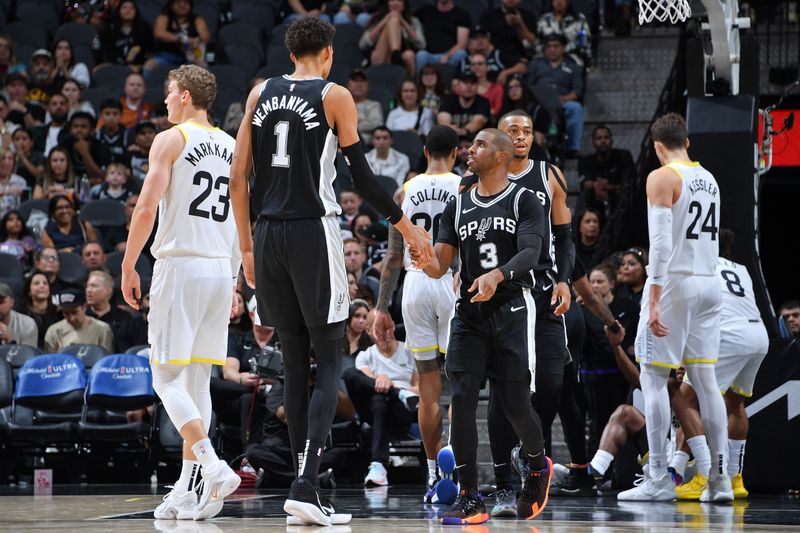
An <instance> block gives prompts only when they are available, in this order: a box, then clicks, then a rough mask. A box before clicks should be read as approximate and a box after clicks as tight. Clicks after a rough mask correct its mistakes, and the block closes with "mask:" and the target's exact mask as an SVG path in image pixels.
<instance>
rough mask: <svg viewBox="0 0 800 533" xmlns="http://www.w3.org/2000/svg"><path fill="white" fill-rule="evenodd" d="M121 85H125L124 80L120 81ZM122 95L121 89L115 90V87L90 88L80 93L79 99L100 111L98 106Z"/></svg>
mask: <svg viewBox="0 0 800 533" xmlns="http://www.w3.org/2000/svg"><path fill="white" fill-rule="evenodd" d="M122 83H123V84H124V83H125V79H124V78H123V79H122ZM121 94H122V88H119V89H117V88H116V87H108V86H103V87H90V88H88V89H86V90H85V91H83V92H82V93H81V97H82V98H83V99H84V100H86V101H87V102H89V103H90V104H92V107H93V108H95V109H96V110H98V111H99V110H100V105H101V104H102V103H103V102H104V101H106V100H117V99H119V96H120V95H121Z"/></svg>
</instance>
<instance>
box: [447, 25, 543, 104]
mask: <svg viewBox="0 0 800 533" xmlns="http://www.w3.org/2000/svg"><path fill="white" fill-rule="evenodd" d="M489 35H490V34H489V31H488V29H487V28H486V27H484V26H475V27H474V28H472V30H471V31H470V32H469V42H468V44H467V51H468V52H469V53H470V55H471V54H483V56H484V57H485V59H486V77H487V78H488V79H489V80H490V81H492V82H497V83H499V84H500V85H504V84H505V83H506V80H508V78H509V76H513V75H515V74H525V72H527V70H528V67H527V60H526V59H525V58H524V57H523V56H521V55H518V54H513V53H508V52H505V51H502V50H500V49H499V48H495V46H494V45H493V44H492V41H491V40H490V38H489ZM471 61H472V58H471V57H470V58H465V59H463V60H462V61H461V63H460V64H459V68H458V72H459V73H461V74H464V73H466V72H470V71H471V68H470V62H471ZM476 74H478V73H477V72H476ZM478 78H479V79H480V75H478ZM481 94H482V93H481Z"/></svg>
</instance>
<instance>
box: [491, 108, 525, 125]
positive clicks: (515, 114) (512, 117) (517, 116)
mask: <svg viewBox="0 0 800 533" xmlns="http://www.w3.org/2000/svg"><path fill="white" fill-rule="evenodd" d="M526 120H527V121H528V122H529V123H530V124H531V125H532V124H533V119H532V118H531V116H530V115H529V114H528V113H526V112H525V111H523V110H522V109H514V110H513V111H509V112H508V113H506V114H505V115H503V116H502V117H500V120H498V121H497V124H498V127H499V128H500V129H505V128H503V125H506V124H507V125H511V124H514V123H520V124H521V123H524V122H525V121H526Z"/></svg>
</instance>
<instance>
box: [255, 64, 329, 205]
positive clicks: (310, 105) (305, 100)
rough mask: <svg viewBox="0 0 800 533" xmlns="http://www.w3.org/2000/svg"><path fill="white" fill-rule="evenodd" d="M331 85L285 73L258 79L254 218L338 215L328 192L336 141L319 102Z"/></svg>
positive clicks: (320, 80) (319, 80) (321, 102)
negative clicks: (260, 85) (296, 77)
mask: <svg viewBox="0 0 800 533" xmlns="http://www.w3.org/2000/svg"><path fill="white" fill-rule="evenodd" d="M334 85H335V84H334V83H332V82H329V81H326V80H324V79H322V78H315V79H306V80H300V79H292V78H290V77H289V76H279V77H275V78H270V79H268V80H267V81H265V82H264V85H263V86H262V89H261V95H260V96H259V97H258V102H257V103H256V107H255V109H254V111H253V120H252V124H251V139H252V147H253V170H254V171H255V185H254V191H253V196H254V202H255V209H256V210H257V211H258V214H259V215H260V216H263V217H267V218H275V219H283V220H296V219H305V218H320V217H323V216H336V215H338V214H339V213H341V209H340V207H339V204H338V203H337V202H336V193H334V191H333V181H334V180H335V179H336V167H335V161H336V152H337V146H338V139H337V138H336V134H335V133H334V131H333V130H332V129H331V127H330V125H329V124H328V120H327V118H326V117H325V108H324V106H323V101H324V100H325V96H326V95H327V94H328V91H330V89H331V88H332V87H333V86H334Z"/></svg>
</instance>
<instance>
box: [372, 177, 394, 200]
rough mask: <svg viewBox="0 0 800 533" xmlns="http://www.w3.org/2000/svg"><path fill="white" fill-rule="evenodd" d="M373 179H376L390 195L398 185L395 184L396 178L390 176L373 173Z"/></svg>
mask: <svg viewBox="0 0 800 533" xmlns="http://www.w3.org/2000/svg"><path fill="white" fill-rule="evenodd" d="M375 179H376V180H378V183H380V184H381V187H383V188H384V190H385V191H386V192H388V193H389V194H390V195H394V193H395V192H397V188H398V187H399V185H398V184H397V180H396V179H394V178H392V177H390V176H380V175H377V174H376V175H375Z"/></svg>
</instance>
